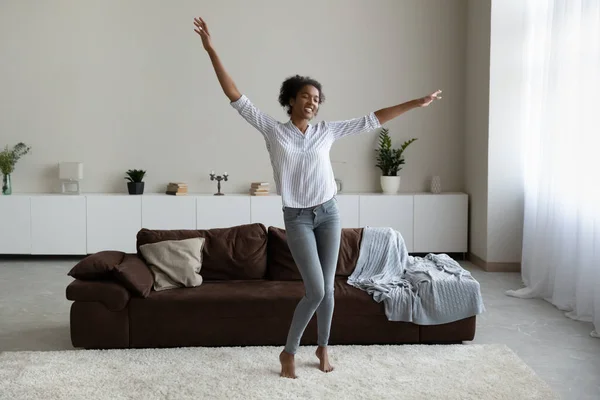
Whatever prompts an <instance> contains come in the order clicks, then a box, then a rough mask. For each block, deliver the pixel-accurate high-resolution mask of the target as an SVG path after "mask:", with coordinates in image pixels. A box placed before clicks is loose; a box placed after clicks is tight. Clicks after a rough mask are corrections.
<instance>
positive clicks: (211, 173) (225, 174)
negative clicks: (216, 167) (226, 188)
mask: <svg viewBox="0 0 600 400" xmlns="http://www.w3.org/2000/svg"><path fill="white" fill-rule="evenodd" d="M228 176H229V175H227V172H223V175H222V176H221V175H219V176H215V171H210V180H211V181H214V180H216V181H217V190H218V191H217V193H215V196H225V193H221V181H226V180H227V177H228Z"/></svg>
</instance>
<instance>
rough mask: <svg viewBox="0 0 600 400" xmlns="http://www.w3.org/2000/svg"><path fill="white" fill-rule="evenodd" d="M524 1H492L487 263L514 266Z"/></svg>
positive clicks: (519, 222)
mask: <svg viewBox="0 0 600 400" xmlns="http://www.w3.org/2000/svg"><path fill="white" fill-rule="evenodd" d="M525 6H526V4H525V2H523V1H522V0H501V1H498V0H494V1H492V23H491V52H490V54H491V56H490V121H489V151H488V157H489V161H488V164H489V174H488V254H487V258H486V261H488V262H492V263H493V262H502V263H511V262H513V263H518V262H520V261H521V246H522V243H523V207H524V188H523V167H522V153H521V149H522V143H521V140H522V139H521V138H522V129H521V121H522V113H521V110H523V109H524V107H523V105H522V103H521V99H522V96H520V94H521V93H522V88H523V45H524V39H525V35H526V33H525V29H526V28H525V25H524V11H525Z"/></svg>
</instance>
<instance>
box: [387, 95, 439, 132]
mask: <svg viewBox="0 0 600 400" xmlns="http://www.w3.org/2000/svg"><path fill="white" fill-rule="evenodd" d="M440 93H442V91H441V90H438V91H436V92H434V93H432V94H430V95H429V96H425V97H421V98H420V99H415V100H411V101H407V102H406V103H402V104H398V105H395V106H392V107H386V108H382V109H381V110H377V111H375V116H376V117H377V119H378V120H379V122H380V123H381V125H383V124H385V123H386V122H388V121H390V120H392V119H394V118H396V117H398V116H400V115H401V114H404V113H405V112H407V111H409V110H412V109H413V108H417V107H427V106H428V105H429V104H431V102H432V101H434V100H436V99H441V98H442V97H441V96H440Z"/></svg>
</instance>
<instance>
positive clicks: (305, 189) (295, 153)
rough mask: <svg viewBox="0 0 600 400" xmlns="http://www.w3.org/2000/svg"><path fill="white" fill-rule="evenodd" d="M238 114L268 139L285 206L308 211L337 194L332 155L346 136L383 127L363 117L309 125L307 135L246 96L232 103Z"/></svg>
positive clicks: (373, 116) (374, 118) (275, 175)
mask: <svg viewBox="0 0 600 400" xmlns="http://www.w3.org/2000/svg"><path fill="white" fill-rule="evenodd" d="M231 105H232V107H233V108H234V109H236V110H237V111H238V113H239V114H240V115H241V116H242V117H243V118H244V119H245V120H246V121H247V122H248V123H249V124H250V125H252V126H253V127H254V128H256V130H258V131H259V132H260V133H261V134H262V135H263V137H264V140H265V143H266V146H267V150H268V152H269V157H270V160H271V166H272V168H273V178H274V180H275V188H276V190H277V194H279V195H280V196H281V198H282V203H283V206H284V207H290V208H308V207H314V206H316V205H319V204H323V203H325V202H326V201H328V200H330V199H331V198H332V197H333V196H335V195H336V194H337V186H336V183H335V177H334V174H333V168H332V167H331V160H330V158H329V152H330V150H331V146H332V145H333V143H334V142H335V141H336V140H338V139H340V138H343V137H345V136H350V135H355V134H358V133H362V132H369V131H372V130H374V129H376V128H379V127H381V124H380V123H379V120H378V119H377V117H376V116H375V113H373V112H371V113H370V114H368V115H365V116H363V117H359V118H354V119H349V120H344V121H334V122H326V121H321V122H318V123H316V124H309V126H308V128H307V129H306V132H305V133H304V134H303V133H302V132H301V131H300V129H298V128H297V127H296V126H295V125H294V124H293V123H292V121H291V120H290V121H288V122H285V123H283V122H279V121H277V120H275V119H274V118H273V117H272V116H270V115H268V114H266V113H264V112H262V111H261V110H260V109H259V108H257V107H256V106H255V105H254V104H253V103H252V102H251V101H250V100H249V99H248V97H247V96H246V95H242V96H241V97H240V98H239V99H238V100H236V101H234V102H231Z"/></svg>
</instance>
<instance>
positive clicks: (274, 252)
mask: <svg viewBox="0 0 600 400" xmlns="http://www.w3.org/2000/svg"><path fill="white" fill-rule="evenodd" d="M268 234H269V241H268V250H267V253H268V272H267V276H268V278H269V279H273V280H280V281H287V280H302V276H301V275H300V272H299V271H298V267H297V266H296V263H295V262H294V258H293V257H292V253H291V252H290V248H289V247H288V244H287V238H286V232H285V229H281V228H277V227H274V226H270V227H269V231H268ZM361 239H362V228H343V229H342V237H341V242H340V252H339V255H338V262H337V267H336V273H335V274H336V275H337V276H350V274H352V272H353V271H354V268H355V267H356V262H357V261H358V255H359V251H360V241H361Z"/></svg>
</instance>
